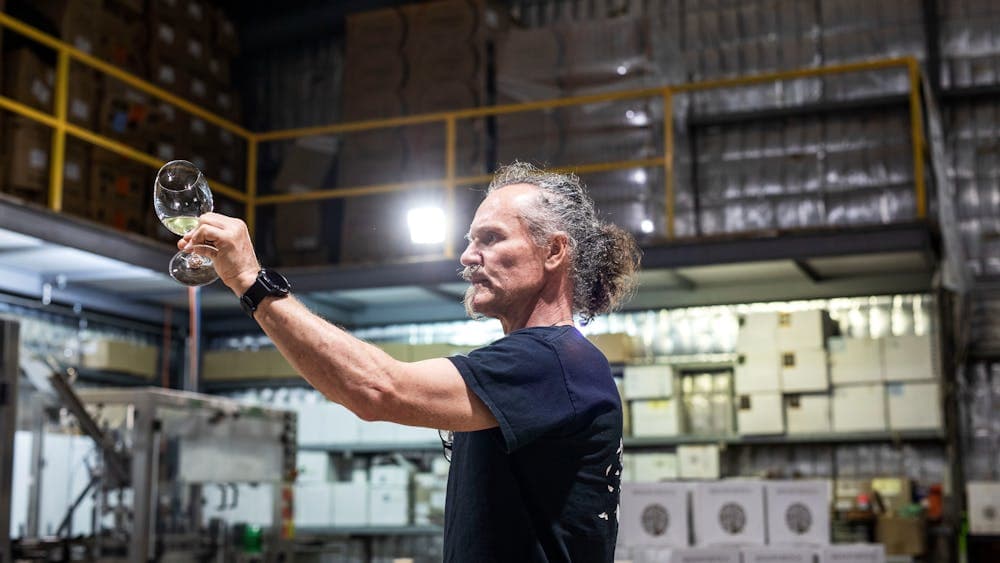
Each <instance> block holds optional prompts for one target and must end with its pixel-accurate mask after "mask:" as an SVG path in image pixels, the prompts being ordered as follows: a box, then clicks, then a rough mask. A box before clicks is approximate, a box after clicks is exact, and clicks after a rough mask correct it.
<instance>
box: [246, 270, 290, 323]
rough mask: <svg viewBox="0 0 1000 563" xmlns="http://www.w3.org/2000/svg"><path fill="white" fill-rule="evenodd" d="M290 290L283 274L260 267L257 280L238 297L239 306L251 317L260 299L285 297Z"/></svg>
mask: <svg viewBox="0 0 1000 563" xmlns="http://www.w3.org/2000/svg"><path fill="white" fill-rule="evenodd" d="M291 290H292V286H291V285H290V284H289V283H288V280H286V279H285V276H283V275H281V274H279V273H278V272H275V271H274V270H268V269H266V268H265V269H262V270H261V271H260V272H258V273H257V280H256V281H254V282H253V285H251V286H250V288H249V289H247V290H246V293H244V294H243V296H242V297H240V307H243V312H245V313H246V314H248V315H250V318H251V319H252V318H253V314H254V312H255V311H257V307H258V306H260V303H261V301H263V300H264V299H265V298H267V297H278V298H281V297H285V296H287V295H288V293H289V292H290V291H291Z"/></svg>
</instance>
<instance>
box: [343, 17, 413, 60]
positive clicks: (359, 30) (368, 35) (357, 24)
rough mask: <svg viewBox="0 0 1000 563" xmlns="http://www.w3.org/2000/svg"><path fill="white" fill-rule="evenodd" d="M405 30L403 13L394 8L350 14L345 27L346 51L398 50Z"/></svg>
mask: <svg viewBox="0 0 1000 563" xmlns="http://www.w3.org/2000/svg"><path fill="white" fill-rule="evenodd" d="M405 29H406V23H405V21H404V19H403V13H402V12H401V11H399V10H398V9H396V8H387V9H383V10H368V11H364V12H358V13H354V14H350V15H348V16H347V22H346V26H345V31H346V40H345V45H346V50H347V51H348V52H350V51H353V50H356V49H357V50H361V51H364V50H368V49H372V50H374V49H378V48H394V49H399V48H401V47H402V45H403V37H404V34H405Z"/></svg>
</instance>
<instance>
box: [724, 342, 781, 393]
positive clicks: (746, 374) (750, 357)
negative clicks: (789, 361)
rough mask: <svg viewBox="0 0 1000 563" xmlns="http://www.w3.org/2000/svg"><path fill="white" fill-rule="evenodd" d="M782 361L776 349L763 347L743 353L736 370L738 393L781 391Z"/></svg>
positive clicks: (735, 382) (735, 383)
mask: <svg viewBox="0 0 1000 563" xmlns="http://www.w3.org/2000/svg"><path fill="white" fill-rule="evenodd" d="M780 360H781V356H780V355H779V354H778V349H777V348H774V347H769V346H761V347H759V348H757V349H754V350H745V351H743V352H741V353H740V355H739V359H737V361H736V367H735V370H734V382H733V386H734V388H735V389H736V392H737V393H755V392H758V391H781V364H780Z"/></svg>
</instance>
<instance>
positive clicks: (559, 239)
mask: <svg viewBox="0 0 1000 563" xmlns="http://www.w3.org/2000/svg"><path fill="white" fill-rule="evenodd" d="M568 263H569V237H568V236H567V235H566V233H556V234H554V235H552V237H551V238H549V253H548V256H546V257H545V269H547V270H555V269H557V268H560V267H562V266H563V265H565V264H568Z"/></svg>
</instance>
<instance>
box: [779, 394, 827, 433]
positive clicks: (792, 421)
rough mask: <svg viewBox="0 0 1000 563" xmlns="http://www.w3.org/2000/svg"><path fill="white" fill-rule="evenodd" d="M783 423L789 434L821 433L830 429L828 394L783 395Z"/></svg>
mask: <svg viewBox="0 0 1000 563" xmlns="http://www.w3.org/2000/svg"><path fill="white" fill-rule="evenodd" d="M785 425H786V427H787V430H788V433H789V434H822V433H825V432H829V431H830V395H828V394H826V393H804V394H795V395H785Z"/></svg>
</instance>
